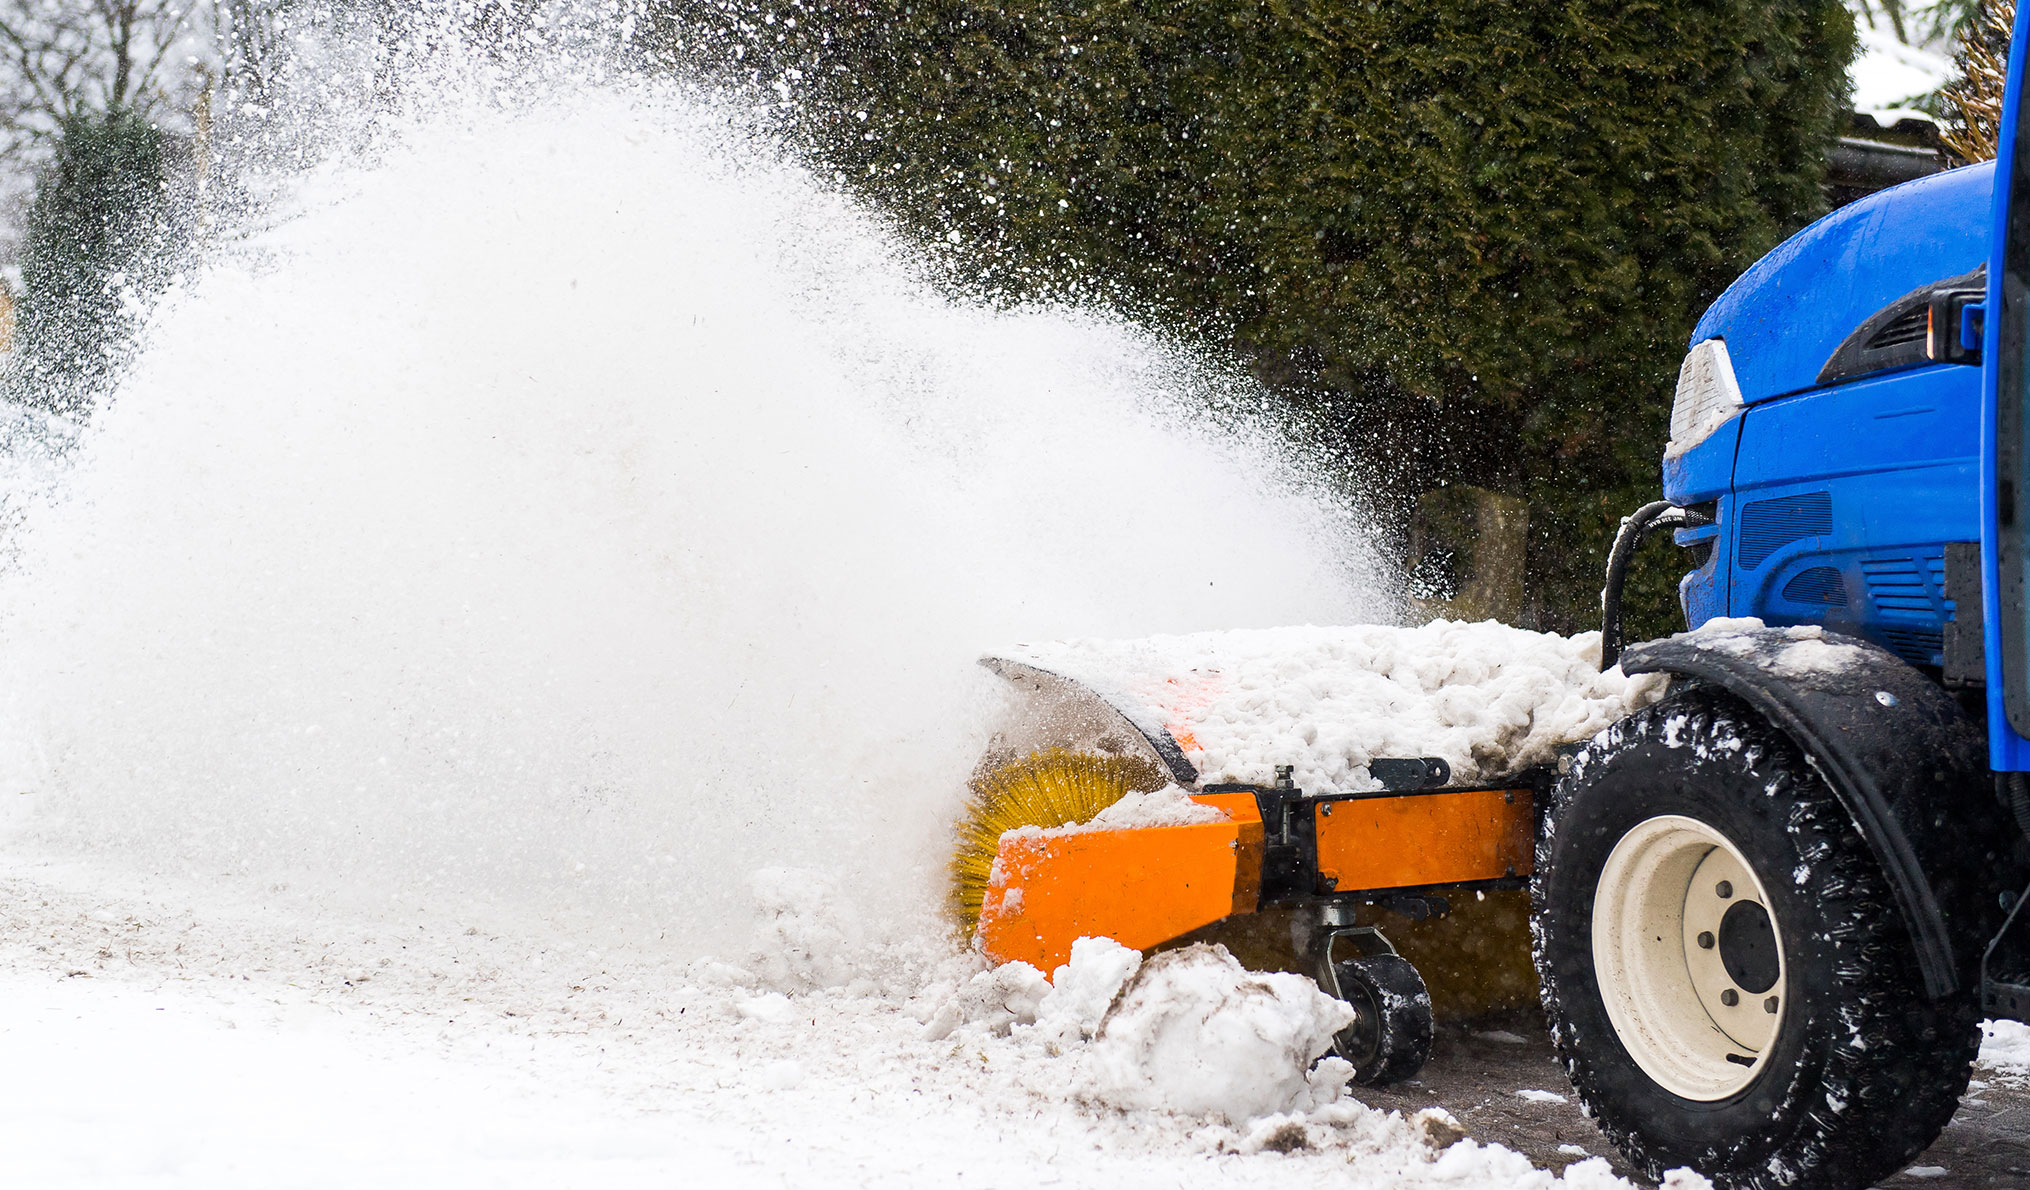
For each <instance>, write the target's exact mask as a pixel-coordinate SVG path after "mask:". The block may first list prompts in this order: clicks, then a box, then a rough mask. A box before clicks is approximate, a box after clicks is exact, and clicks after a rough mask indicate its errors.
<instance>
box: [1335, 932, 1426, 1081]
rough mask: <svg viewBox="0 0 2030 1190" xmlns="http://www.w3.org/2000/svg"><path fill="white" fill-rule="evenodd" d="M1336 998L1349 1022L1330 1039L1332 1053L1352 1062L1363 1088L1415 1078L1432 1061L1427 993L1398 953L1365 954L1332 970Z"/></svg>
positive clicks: (1354, 1072) (1421, 981)
mask: <svg viewBox="0 0 2030 1190" xmlns="http://www.w3.org/2000/svg"><path fill="white" fill-rule="evenodd" d="M1332 974H1333V977H1334V982H1336V983H1337V984H1338V985H1339V988H1338V996H1339V998H1340V999H1342V1000H1344V1001H1346V1002H1347V1003H1348V1004H1349V1005H1351V1006H1352V1007H1353V1011H1354V1018H1353V1023H1352V1024H1350V1025H1348V1026H1347V1027H1346V1028H1344V1029H1341V1030H1340V1031H1339V1032H1338V1033H1337V1034H1335V1035H1334V1037H1333V1046H1332V1048H1333V1050H1334V1051H1335V1052H1337V1053H1338V1054H1339V1056H1340V1057H1342V1058H1345V1059H1346V1060H1347V1061H1349V1062H1351V1063H1353V1081H1354V1082H1357V1083H1359V1084H1361V1085H1362V1086H1366V1087H1374V1086H1381V1085H1383V1084H1386V1083H1397V1082H1401V1081H1403V1080H1404V1079H1406V1078H1414V1077H1416V1074H1417V1072H1418V1071H1419V1070H1422V1069H1423V1068H1424V1062H1425V1060H1426V1059H1427V1058H1429V1057H1430V1056H1431V993H1430V991H1429V990H1428V989H1427V988H1425V986H1424V977H1423V976H1421V975H1419V974H1417V969H1416V968H1415V967H1413V966H1411V965H1410V961H1409V960H1408V959H1406V958H1404V957H1402V956H1401V955H1398V954H1370V955H1362V956H1360V957H1358V958H1351V959H1341V960H1340V961H1339V962H1336V963H1334V964H1333V965H1332Z"/></svg>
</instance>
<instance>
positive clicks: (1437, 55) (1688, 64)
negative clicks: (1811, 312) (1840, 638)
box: [645, 0, 1854, 628]
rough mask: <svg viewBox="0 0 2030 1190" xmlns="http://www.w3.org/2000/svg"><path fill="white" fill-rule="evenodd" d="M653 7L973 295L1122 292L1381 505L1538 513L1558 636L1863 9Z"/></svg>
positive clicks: (1009, 0) (1805, 2) (1586, 603)
mask: <svg viewBox="0 0 2030 1190" xmlns="http://www.w3.org/2000/svg"><path fill="white" fill-rule="evenodd" d="M657 16H658V19H657V20H654V21H651V22H649V23H648V24H647V25H646V26H645V29H646V33H645V37H646V39H647V40H648V42H649V47H648V48H650V49H651V50H653V51H655V52H658V53H661V54H665V55H668V56H672V57H683V56H684V54H685V51H686V50H697V49H710V50H711V53H712V55H714V56H718V57H720V59H721V60H724V57H725V50H726V49H727V46H726V45H725V41H726V40H731V41H733V42H735V43H737V52H738V53H739V55H740V59H739V60H740V61H741V62H742V63H744V64H746V66H747V67H748V68H750V69H752V70H753V71H755V72H756V73H757V74H759V75H761V76H763V77H764V80H765V81H768V82H772V83H778V84H781V85H782V86H783V87H784V88H785V90H787V91H788V92H789V93H792V94H793V95H795V96H796V98H797V99H798V100H799V105H798V108H797V110H798V112H799V113H800V115H799V118H800V119H801V120H802V122H803V123H802V131H803V132H804V133H805V134H806V135H807V138H808V140H809V141H810V143H811V144H812V145H813V146H815V147H816V149H817V151H818V152H820V153H821V154H822V155H823V156H824V157H825V158H826V160H827V161H828V162H829V163H830V164H831V165H832V166H834V167H835V168H836V169H837V170H838V171H839V172H840V173H841V174H842V175H843V176H844V177H845V178H847V179H848V180H849V181H850V182H851V183H852V184H854V185H857V186H860V187H862V188H863V189H864V190H866V191H868V192H870V193H871V194H873V195H874V196H875V197H876V198H877V199H879V200H881V201H882V202H884V203H885V204H886V205H887V207H888V208H889V209H890V210H892V211H895V212H896V213H897V214H898V216H899V217H900V218H901V219H902V220H903V221H904V222H905V223H907V224H909V225H911V226H913V227H915V228H916V229H917V230H919V231H920V232H921V233H922V234H923V236H924V239H925V240H926V241H927V242H933V243H956V244H957V245H958V250H957V251H954V252H952V253H951V256H952V257H953V258H954V260H955V261H956V262H957V264H958V266H959V267H961V268H962V269H964V270H965V271H967V272H969V273H971V274H972V279H973V280H974V281H976V282H984V283H986V284H987V285H989V286H991V287H994V288H997V289H999V290H1001V291H1003V292H1008V293H1013V294H1025V293H1033V292H1036V291H1038V290H1050V289H1052V288H1055V287H1063V286H1066V285H1076V284H1079V283H1081V282H1084V283H1088V284H1091V283H1098V284H1102V285H1105V286H1109V287H1112V288H1114V289H1115V290H1117V291H1118V293H1119V296H1122V297H1124V298H1126V299H1127V300H1128V301H1129V302H1130V303H1131V304H1134V305H1137V306H1139V307H1141V308H1142V309H1144V310H1146V311H1149V312H1151V313H1153V314H1154V315H1155V316H1157V317H1159V318H1160V319H1162V320H1163V321H1165V322H1166V323H1168V324H1169V325H1171V326H1174V327H1177V328H1179V329H1182V330H1184V331H1186V332H1187V333H1191V334H1195V335H1198V336H1202V337H1204V338H1207V339H1210V340H1212V341H1215V342H1218V343H1221V344H1223V345H1229V346H1231V347H1234V348H1236V349H1238V350H1239V351H1240V352H1242V353H1243V354H1244V355H1245V356H1246V357H1247V358H1248V359H1250V360H1251V361H1252V363H1253V364H1254V365H1255V366H1256V368H1257V370H1258V371H1259V372H1260V374H1261V375H1262V376H1263V377H1264V378H1266V379H1267V380H1269V381H1270V382H1271V383H1272V384H1273V385H1274V386H1275V387H1276V389H1277V391H1278V392H1279V393H1280V394H1281V395H1282V397H1283V398H1284V399H1285V400H1287V401H1288V402H1289V403H1290V404H1291V405H1292V406H1294V407H1300V408H1302V409H1305V410H1308V411H1310V412H1311V413H1312V414H1313V415H1322V416H1314V417H1313V418H1312V421H1313V423H1314V424H1328V425H1333V426H1336V427H1338V433H1339V434H1341V435H1342V436H1343V437H1344V438H1345V440H1346V443H1345V444H1348V445H1351V446H1353V447H1355V448H1357V449H1358V450H1359V453H1360V454H1361V455H1363V456H1364V457H1365V458H1366V459H1367V460H1368V468H1367V470H1366V472H1365V474H1364V476H1363V479H1365V480H1366V481H1367V482H1369V483H1370V484H1372V485H1375V486H1378V487H1379V488H1380V489H1382V490H1383V492H1384V493H1385V494H1387V495H1392V496H1394V497H1396V498H1399V499H1408V498H1410V497H1413V496H1414V495H1415V494H1416V493H1417V492H1418V491H1421V490H1424V489H1427V488H1430V487H1435V486H1438V485H1440V484H1444V483H1452V482H1468V483H1475V484H1479V485H1481V486H1484V487H1491V488H1495V489H1498V490H1504V491H1507V492H1510V493H1512V494H1515V495H1520V496H1524V497H1526V498H1527V499H1528V500H1529V502H1530V505H1531V522H1532V526H1531V548H1530V555H1529V570H1530V587H1531V590H1532V594H1533V603H1534V606H1535V609H1536V612H1537V614H1536V615H1535V616H1533V617H1530V618H1533V619H1535V620H1536V622H1538V623H1540V624H1542V625H1543V626H1545V627H1555V628H1572V627H1578V626H1583V625H1587V624H1591V623H1592V622H1593V621H1594V620H1595V619H1596V618H1597V606H1596V602H1597V601H1596V592H1597V590H1598V575H1599V572H1600V565H1601V562H1602V560H1603V558H1604V555H1605V548H1606V545H1607V542H1608V539H1609V537H1610V536H1611V533H1612V529H1613V525H1614V523H1615V519H1616V518H1617V517H1618V516H1619V515H1620V514H1621V513H1623V512H1625V511H1627V510H1629V509H1632V508H1633V507H1634V506H1635V505H1636V504H1637V503H1639V502H1640V500H1642V499H1645V498H1649V497H1650V496H1653V495H1654V494H1655V492H1656V490H1657V486H1658V479H1657V474H1658V458H1659V455H1660V453H1661V450H1662V446H1663V440H1664V436H1665V435H1664V426H1665V422H1666V419H1667V416H1668V409H1669V405H1670V398H1671V390H1672V382H1673V379H1674V377H1675V375H1676V371H1677V367H1678V363H1679V361H1680V359H1681V358H1682V356H1683V354H1684V350H1685V344H1686V338H1687V335H1688V333H1689V331H1690V329H1691V326H1692V324H1693V322H1694V321H1695V320H1696V318H1697V316H1698V315H1699V313H1700V311H1701V310H1702V309H1703V307H1704V306H1705V305H1706V303H1707V302H1709V301H1710V300H1711V299H1712V298H1713V297H1714V296H1716V295H1717V294H1718V293H1719V291H1720V290H1721V289H1722V288H1723V287H1724V286H1725V285H1726V284H1727V283H1728V282H1729V281H1730V280H1731V279H1732V278H1733V277H1734V276H1735V275H1736V274H1737V273H1738V272H1739V271H1740V270H1741V269H1742V268H1744V267H1745V266H1747V265H1748V264H1749V263H1751V262H1752V261H1753V260H1754V259H1755V258H1756V257H1757V256H1758V255H1760V254H1761V253H1762V252H1763V251H1765V250H1767V249H1768V248H1770V247H1771V246H1773V245H1774V244H1775V243H1777V242H1778V241H1779V240H1780V239H1781V238H1782V237H1783V236H1784V235H1786V234H1787V233H1789V232H1791V231H1793V230H1795V229H1796V228H1798V227H1800V226H1801V225H1803V224H1804V223H1805V222H1807V221H1808V220H1809V219H1810V218H1812V217H1813V216H1814V215H1816V214H1818V213H1819V212H1820V211H1821V210H1822V203H1823V200H1822V198H1821V192H1820V189H1819V181H1820V178H1821V176H1822V169H1823V159H1824V153H1825V150H1826V148H1827V147H1828V146H1829V145H1830V143H1831V140H1832V138H1833V136H1834V135H1835V133H1836V129H1837V128H1838V121H1839V118H1840V114H1841V112H1842V110H1843V108H1844V102H1843V101H1844V91H1845V87H1846V70H1847V66H1848V63H1849V61H1850V59H1851V57H1852V54H1853V46H1854V33H1853V25H1852V21H1851V19H1850V17H1849V16H1848V14H1847V12H1846V10H1845V9H1844V8H1843V7H1842V5H1841V4H1840V3H1839V0H1773V2H1769V0H1754V2H1750V0H1705V2H1702V3H1696V4H1693V3H1670V2H1652V3H1635V4H1631V3H1626V2H1625V0H1559V2H1556V3H1552V2H1548V0H1516V2H1514V3H1504V4H1479V3H1460V2H1458V0H1357V2H1354V3H1346V2H1344V0H1254V2H1248V0H1243V2H1240V3H1235V2H1234V0H1173V2H1171V3H1164V4H1145V3H1139V2H1135V3H1130V2H1127V0H1090V2H1088V0H1080V2H1076V3H1074V2H1072V0H996V2H994V3H984V2H975V0H756V2H755V3H750V4H740V5H737V6H734V7H730V8H729V7H728V4H727V2H726V0H719V2H713V0H667V2H666V3H665V4H664V6H663V7H662V8H660V9H659V10H658V11H657ZM703 30H710V31H711V33H710V34H709V35H708V34H707V33H705V32H701V31H703ZM1669 586H1670V576H1669V575H1668V574H1665V575H1659V576H1657V578H1656V580H1655V583H1654V584H1653V585H1652V586H1650V587H1649V588H1648V603H1649V605H1650V607H1651V609H1652V610H1653V611H1654V610H1657V609H1661V608H1662V607H1664V606H1667V605H1668V603H1669V602H1671V598H1670V594H1669ZM1641 596H1642V592H1640V591H1638V592H1637V604H1638V607H1639V606H1640V604H1641V602H1642V599H1641ZM1665 626H1666V625H1664V624H1662V623H1658V624H1657V625H1656V627H1658V628H1662V627H1665ZM1638 627H1640V624H1639V623H1638Z"/></svg>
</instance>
